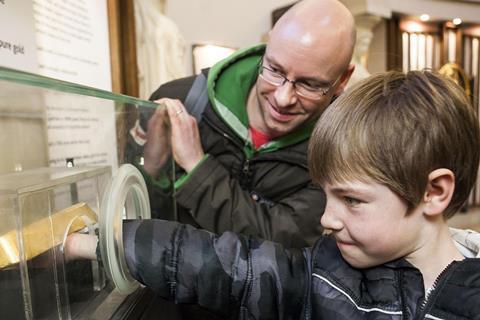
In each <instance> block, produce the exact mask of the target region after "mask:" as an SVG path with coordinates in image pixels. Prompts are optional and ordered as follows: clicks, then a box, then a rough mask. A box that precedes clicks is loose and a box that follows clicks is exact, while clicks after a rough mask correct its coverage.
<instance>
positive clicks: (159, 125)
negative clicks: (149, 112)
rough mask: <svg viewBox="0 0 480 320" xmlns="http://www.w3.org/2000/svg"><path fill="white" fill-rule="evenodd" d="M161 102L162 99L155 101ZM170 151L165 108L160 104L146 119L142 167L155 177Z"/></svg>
mask: <svg viewBox="0 0 480 320" xmlns="http://www.w3.org/2000/svg"><path fill="white" fill-rule="evenodd" d="M156 102H157V103H159V104H162V103H163V102H162V100H158V101H156ZM170 152H171V146H170V124H169V120H168V113H167V109H166V107H165V106H164V105H160V106H159V107H158V108H157V110H155V113H154V114H153V116H152V117H151V118H150V120H149V121H148V127H147V142H146V143H145V146H144V148H143V161H144V165H143V168H144V169H145V171H146V172H148V174H150V175H151V176H152V177H157V175H158V173H159V171H160V169H161V168H162V167H163V165H164V164H165V162H166V161H167V159H168V156H169V155H170Z"/></svg>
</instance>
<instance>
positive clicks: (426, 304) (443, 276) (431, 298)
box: [417, 261, 455, 319]
mask: <svg viewBox="0 0 480 320" xmlns="http://www.w3.org/2000/svg"><path fill="white" fill-rule="evenodd" d="M454 264H455V261H452V262H450V263H449V264H448V265H447V266H446V267H445V269H443V271H442V272H441V273H440V274H439V275H438V277H437V278H436V279H435V281H434V282H433V285H432V287H431V288H430V290H429V294H428V295H426V296H425V297H424V299H423V301H422V303H421V304H420V308H419V309H418V312H417V314H418V319H424V318H425V316H426V315H427V312H428V311H429V309H430V308H431V306H432V303H434V302H435V299H436V297H437V295H438V293H439V288H442V287H443V284H444V283H445V281H446V280H447V279H448V278H449V277H450V274H451V273H452V272H453V270H454V269H455V268H453V266H454Z"/></svg>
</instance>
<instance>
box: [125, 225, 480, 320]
mask: <svg viewBox="0 0 480 320" xmlns="http://www.w3.org/2000/svg"><path fill="white" fill-rule="evenodd" d="M477 235H478V234H477ZM477 238H478V237H477ZM471 239H473V238H471V237H470V238H467V241H465V243H466V244H467V245H470V246H471V247H472V248H471V249H472V250H476V252H478V248H480V246H479V245H478V244H479V243H475V244H473V245H472V242H473V241H471ZM465 243H464V244H465ZM124 245H125V251H126V253H127V255H126V259H127V265H128V266H129V269H130V271H131V272H132V275H133V276H134V277H135V278H136V279H137V280H139V281H140V282H142V283H143V284H145V285H146V286H148V287H150V288H151V289H153V290H154V291H155V292H157V293H158V294H159V295H161V296H163V297H165V298H169V299H171V300H174V301H175V302H177V303H193V304H198V305H200V306H203V307H205V308H208V309H210V310H211V311H213V312H215V313H217V314H218V315H220V316H223V317H229V318H238V319H344V320H347V319H348V320H352V319H353V320H354V319H480V289H479V288H480V259H475V258H473V259H465V260H464V261H462V262H454V263H452V264H451V265H450V266H449V267H447V268H446V269H445V271H444V272H443V273H442V274H441V275H440V277H439V279H437V280H438V281H437V282H436V286H435V289H434V290H433V291H432V293H431V294H430V295H429V299H428V300H427V301H424V288H423V280H422V276H421V274H420V272H419V271H418V270H417V269H416V268H415V267H413V266H412V265H411V264H409V263H408V262H407V261H405V260H403V259H400V260H397V261H393V262H390V263H387V264H385V265H382V266H379V267H374V268H370V269H364V270H359V269H354V268H352V267H350V266H349V265H348V264H347V263H346V262H345V261H344V260H343V259H342V257H341V255H340V252H339V250H338V248H337V246H336V243H335V241H334V239H333V238H331V237H324V238H322V239H320V240H319V241H318V242H317V243H316V245H315V246H314V247H313V248H312V249H293V250H285V249H283V248H282V247H281V246H280V245H278V244H275V243H272V242H269V241H264V240H258V239H255V238H253V237H248V236H242V235H237V234H234V233H231V232H227V233H224V234H223V235H221V236H215V235H213V234H211V233H208V232H206V231H202V230H197V229H195V228H193V227H191V226H186V225H182V224H178V223H176V222H167V221H161V220H143V221H130V222H127V223H125V224H124Z"/></svg>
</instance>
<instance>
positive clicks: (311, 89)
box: [259, 65, 341, 100]
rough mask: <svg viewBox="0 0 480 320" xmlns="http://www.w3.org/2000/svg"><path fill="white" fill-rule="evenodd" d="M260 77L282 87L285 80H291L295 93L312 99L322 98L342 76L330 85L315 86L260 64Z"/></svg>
mask: <svg viewBox="0 0 480 320" xmlns="http://www.w3.org/2000/svg"><path fill="white" fill-rule="evenodd" d="M259 75H260V77H261V78H262V79H263V80H265V81H266V82H268V83H270V84H271V85H274V86H276V87H281V86H283V85H284V84H285V82H290V83H291V84H292V85H293V88H294V89H295V93H296V94H298V95H299V96H301V97H304V98H307V99H311V100H320V99H322V98H323V97H324V96H326V95H327V93H328V92H329V91H330V90H331V88H332V87H333V86H335V84H336V83H337V81H338V80H339V79H340V78H341V77H338V78H337V79H336V80H335V81H334V82H333V83H332V84H331V85H328V86H315V85H310V84H308V83H306V82H303V81H296V80H290V79H288V78H287V77H285V76H284V75H283V74H281V73H278V72H276V71H274V70H272V69H270V68H268V67H265V66H263V65H262V66H260V73H259Z"/></svg>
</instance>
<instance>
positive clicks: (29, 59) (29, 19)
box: [0, 0, 38, 73]
mask: <svg viewBox="0 0 480 320" xmlns="http://www.w3.org/2000/svg"><path fill="white" fill-rule="evenodd" d="M34 30H35V26H34V19H33V8H32V1H31V0H0V65H1V66H4V67H8V68H13V69H18V70H22V71H28V72H33V73H36V72H37V71H38V60H37V46H36V44H35V32H34Z"/></svg>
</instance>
